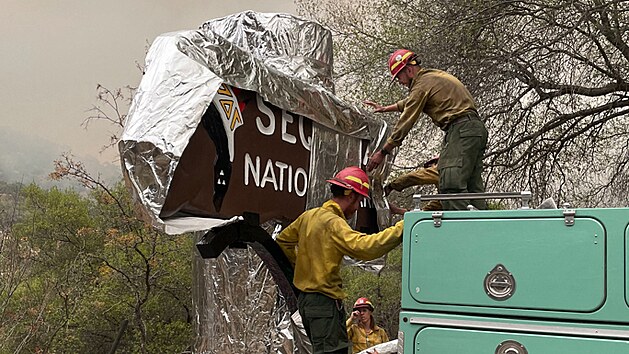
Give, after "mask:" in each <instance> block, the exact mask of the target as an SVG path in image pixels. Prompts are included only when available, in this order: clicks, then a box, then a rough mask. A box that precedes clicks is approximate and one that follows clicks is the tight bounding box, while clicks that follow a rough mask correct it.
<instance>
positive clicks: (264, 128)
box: [256, 95, 312, 151]
mask: <svg viewBox="0 0 629 354" xmlns="http://www.w3.org/2000/svg"><path fill="white" fill-rule="evenodd" d="M256 102H257V104H258V109H259V110H260V112H261V113H262V116H264V117H261V116H257V117H256V127H257V128H258V131H259V132H260V133H261V134H263V135H273V134H274V133H275V127H276V123H275V121H276V120H277V117H275V114H274V113H273V111H271V109H270V108H269V107H268V106H267V105H266V104H265V103H264V101H263V100H262V98H260V95H256ZM298 117H299V123H298V126H297V130H298V131H299V140H300V142H301V146H303V147H304V149H306V150H307V151H310V145H311V143H312V136H306V132H305V131H304V119H305V118H304V117H302V116H298ZM263 119H264V120H265V121H266V122H267V123H266V124H265V122H263ZM294 121H295V118H294V117H293V116H292V115H291V114H290V113H288V112H286V111H285V110H282V115H281V122H280V125H281V133H280V136H281V138H282V141H285V142H287V143H289V144H296V143H297V137H296V136H295V135H293V134H290V133H288V127H289V126H290V125H292V124H295V123H294Z"/></svg>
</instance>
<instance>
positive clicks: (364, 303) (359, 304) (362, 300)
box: [352, 297, 373, 311]
mask: <svg viewBox="0 0 629 354" xmlns="http://www.w3.org/2000/svg"><path fill="white" fill-rule="evenodd" d="M363 307H366V308H368V309H369V310H371V311H373V305H372V304H371V301H369V299H368V298H366V297H359V298H358V300H356V302H355V303H354V308H353V309H352V311H356V310H358V309H359V308H363Z"/></svg>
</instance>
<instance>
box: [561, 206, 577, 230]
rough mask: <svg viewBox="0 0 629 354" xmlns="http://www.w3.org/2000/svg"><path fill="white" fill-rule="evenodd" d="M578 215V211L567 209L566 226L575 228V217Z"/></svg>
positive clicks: (565, 214) (565, 212) (565, 215)
mask: <svg viewBox="0 0 629 354" xmlns="http://www.w3.org/2000/svg"><path fill="white" fill-rule="evenodd" d="M575 214H576V211H574V209H565V210H564V211H563V217H564V221H565V222H566V226H573V225H574V215H575Z"/></svg>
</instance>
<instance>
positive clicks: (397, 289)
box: [341, 246, 402, 339]
mask: <svg viewBox="0 0 629 354" xmlns="http://www.w3.org/2000/svg"><path fill="white" fill-rule="evenodd" d="M341 276H342V278H343V290H345V292H346V293H347V298H346V299H345V302H344V305H345V308H346V309H347V311H348V312H349V311H351V309H352V306H353V305H354V302H355V301H356V299H358V298H359V297H367V298H369V300H371V302H372V303H373V305H374V308H375V311H374V318H375V319H376V323H378V325H379V326H381V327H382V328H384V329H385V330H386V331H387V334H388V335H389V338H391V339H394V338H397V331H398V321H399V317H398V315H399V312H400V297H401V281H402V246H398V247H397V248H395V249H394V250H392V251H391V252H389V253H388V254H387V255H386V256H385V266H384V268H383V269H382V270H381V271H380V273H379V274H374V273H372V272H369V271H366V270H363V269H361V268H358V267H355V266H344V267H343V268H342V270H341Z"/></svg>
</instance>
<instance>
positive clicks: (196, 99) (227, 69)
mask: <svg viewBox="0 0 629 354" xmlns="http://www.w3.org/2000/svg"><path fill="white" fill-rule="evenodd" d="M145 64H146V68H145V73H144V76H143V78H142V81H141V82H140V85H139V86H138V89H137V92H136V94H135V96H134V98H133V102H132V105H131V108H130V110H129V115H128V118H127V121H126V123H125V127H124V130H123V133H122V138H121V141H120V142H119V145H118V147H119V151H120V155H121V163H122V170H123V175H124V176H125V179H126V180H127V182H128V183H129V184H130V185H131V187H132V190H133V191H134V193H135V194H136V195H137V197H138V199H139V202H140V203H141V205H142V206H144V208H145V209H146V210H147V215H148V217H149V219H150V221H151V222H152V223H153V224H154V225H155V226H156V227H159V228H162V229H164V225H165V222H164V220H161V219H160V218H159V215H160V211H161V208H162V206H163V204H164V201H165V199H166V194H167V193H168V189H169V186H170V184H171V181H172V177H173V172H174V170H175V169H176V167H177V163H178V162H179V159H180V157H181V155H182V154H183V151H184V149H185V148H186V146H187V143H188V141H189V139H190V137H191V136H192V134H193V133H194V130H195V128H196V127H197V126H198V125H199V122H200V120H201V117H202V115H203V113H204V112H205V110H206V109H207V107H208V106H209V104H210V102H211V101H212V98H213V97H214V96H215V95H216V92H217V90H218V88H219V86H220V85H221V84H222V83H227V84H229V85H230V86H233V87H238V88H241V89H246V90H250V91H255V92H257V93H258V94H260V96H261V97H262V98H263V99H264V100H265V101H267V102H270V103H271V104H273V105H275V106H277V107H280V108H282V109H285V110H287V111H289V112H292V113H295V114H298V115H302V116H304V117H307V118H309V119H311V120H312V121H313V122H315V123H316V124H318V125H321V126H323V127H327V128H328V129H330V130H332V131H335V132H339V133H342V134H343V135H344V136H346V137H348V138H354V139H367V140H369V141H371V148H370V151H374V150H375V149H376V148H377V147H379V146H381V145H383V144H384V138H385V137H386V136H387V135H388V131H389V127H388V126H387V125H386V123H385V122H384V121H383V120H379V119H375V118H373V117H372V116H371V115H370V113H368V112H367V111H365V110H364V109H362V108H360V107H357V106H355V105H350V104H347V103H345V102H343V101H341V100H340V99H339V98H338V97H336V96H335V95H334V93H333V92H334V87H333V84H332V78H331V73H332V64H333V63H332V37H331V34H330V32H329V31H328V30H326V29H324V28H323V27H321V26H320V25H318V24H316V23H313V22H309V21H306V20H303V19H300V18H298V17H295V16H292V15H288V14H261V13H256V12H251V11H247V12H243V13H240V14H236V15H232V16H228V17H225V18H221V19H217V20H212V21H208V22H206V23H204V24H203V25H202V26H201V28H200V29H199V30H195V31H181V32H173V33H166V34H163V35H160V36H159V37H157V38H156V39H155V41H154V42H153V44H152V45H151V47H150V48H149V52H148V54H147V57H146V62H145ZM313 144H315V145H317V146H318V147H319V148H318V150H317V151H322V150H327V151H342V150H343V148H344V145H345V144H351V143H348V142H344V141H340V142H339V141H338V140H337V139H332V140H329V139H326V136H325V134H323V135H316V134H315V135H313ZM325 145H328V146H325ZM313 156H317V155H315V151H313ZM360 162H361V161H360V160H359V156H358V154H352V153H347V154H346V155H345V156H340V157H338V158H337V159H335V162H334V165H332V164H330V162H329V161H327V160H326V159H322V158H319V156H317V158H313V159H312V166H311V169H310V171H311V172H310V174H311V176H310V178H309V181H310V183H311V185H310V186H309V191H312V192H311V193H312V194H314V195H312V194H311V195H309V198H308V207H312V206H316V205H319V204H320V201H321V199H323V198H320V197H319V198H317V197H315V195H316V194H317V193H318V191H319V190H321V188H317V186H316V184H320V183H321V181H322V180H325V179H327V178H329V177H330V172H331V171H338V170H340V169H341V168H343V167H345V166H348V165H351V164H354V165H357V164H359V163H360ZM387 172H388V171H387V168H386V167H384V168H382V169H380V170H378V171H375V173H373V174H372V177H373V178H374V181H375V182H376V183H373V185H374V187H376V188H375V189H374V193H373V197H372V199H373V201H374V203H375V204H376V206H377V207H378V208H379V209H380V210H383V209H385V208H386V204H385V202H384V201H383V198H382V191H381V189H380V188H379V187H380V186H378V184H380V183H381V182H382V180H383V178H384V176H386V173H387ZM323 192H325V190H324V191H323ZM310 196H313V198H310ZM378 218H379V220H378V223H379V224H380V225H382V226H387V225H388V223H389V221H390V219H389V216H388V213H387V212H379V213H378ZM214 224H215V221H214V222H210V223H209V224H208V225H207V226H203V225H200V226H198V228H199V229H209V228H210V227H212V226H214Z"/></svg>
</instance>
